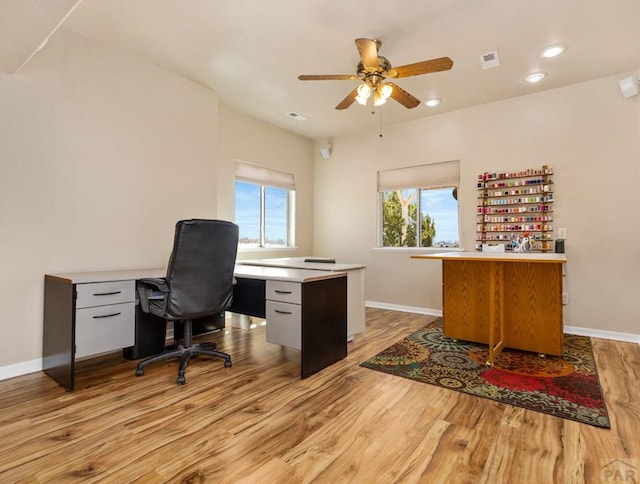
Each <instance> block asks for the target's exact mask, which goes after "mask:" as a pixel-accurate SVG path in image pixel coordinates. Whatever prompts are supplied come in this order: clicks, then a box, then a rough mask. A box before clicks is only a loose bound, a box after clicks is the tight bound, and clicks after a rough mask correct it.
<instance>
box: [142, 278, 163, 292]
mask: <svg viewBox="0 0 640 484" xmlns="http://www.w3.org/2000/svg"><path fill="white" fill-rule="evenodd" d="M138 283H141V284H147V285H150V286H155V287H156V289H157V290H158V291H162V292H169V286H167V282H166V280H165V279H164V277H163V278H155V277H146V278H144V279H139V280H138Z"/></svg>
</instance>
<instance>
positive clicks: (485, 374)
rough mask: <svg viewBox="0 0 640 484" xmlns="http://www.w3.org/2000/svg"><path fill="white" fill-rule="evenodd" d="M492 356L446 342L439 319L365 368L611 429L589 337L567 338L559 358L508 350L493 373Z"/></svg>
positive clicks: (479, 346)
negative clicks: (490, 364)
mask: <svg viewBox="0 0 640 484" xmlns="http://www.w3.org/2000/svg"><path fill="white" fill-rule="evenodd" d="M488 352H489V350H488V347H487V345H482V344H478V343H470V342H464V341H457V340H453V339H450V338H445V337H444V336H443V334H442V319H441V318H438V319H437V320H435V321H434V322H432V323H430V324H429V325H428V326H426V327H424V328H422V329H421V330H419V331H417V332H416V333H414V334H412V335H410V336H407V337H406V338H404V339H403V340H401V341H399V342H397V343H396V344H394V345H392V346H390V347H389V348H387V349H386V350H384V351H383V352H381V353H379V354H377V355H376V356H374V357H373V358H371V359H369V360H367V361H365V362H364V363H361V365H360V366H363V367H365V368H370V369H372V370H378V371H382V372H385V373H390V374H392V375H397V376H401V377H404V378H409V379H411V380H416V381H420V382H424V383H429V384H431V385H436V386H440V387H444V388H448V389H450V390H456V391H458V392H463V393H468V394H470V395H475V396H477V397H483V398H488V399H491V400H496V401H498V402H502V403H506V404H509V405H514V406H517V407H522V408H526V409H528V410H535V411H537V412H542V413H547V414H550V415H554V416H556V417H562V418H566V419H570V420H575V421H577V422H581V423H586V424H589V425H593V426H596V427H603V428H611V425H610V423H609V415H608V413H607V407H606V404H605V401H604V398H603V396H602V389H601V388H600V382H599V380H598V372H597V370H596V366H595V361H594V359H593V350H592V349H591V341H590V340H589V338H588V337H586V336H574V335H565V337H564V352H563V354H562V355H561V356H560V357H553V356H547V357H546V358H541V357H540V356H538V355H537V354H536V353H530V352H526V351H518V350H512V349H505V350H503V351H502V353H500V355H498V357H497V358H496V359H495V361H494V365H493V367H492V368H490V367H488V366H487V365H486V364H485V362H486V361H487V357H488Z"/></svg>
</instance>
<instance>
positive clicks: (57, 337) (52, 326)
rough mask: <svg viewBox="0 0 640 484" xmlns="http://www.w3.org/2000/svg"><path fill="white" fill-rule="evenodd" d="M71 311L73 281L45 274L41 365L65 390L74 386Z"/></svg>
mask: <svg viewBox="0 0 640 484" xmlns="http://www.w3.org/2000/svg"><path fill="white" fill-rule="evenodd" d="M74 313H75V297H74V294H73V284H71V283H70V281H66V280H64V279H58V278H55V277H49V276H45V278H44V325H43V341H42V368H43V370H44V372H45V373H46V374H47V375H49V376H50V377H51V378H53V379H54V380H55V381H57V382H58V383H59V384H60V385H62V386H63V387H64V388H65V389H66V390H67V391H71V390H73V377H74V374H73V373H74V365H73V362H74V348H73V341H74V326H73V320H74Z"/></svg>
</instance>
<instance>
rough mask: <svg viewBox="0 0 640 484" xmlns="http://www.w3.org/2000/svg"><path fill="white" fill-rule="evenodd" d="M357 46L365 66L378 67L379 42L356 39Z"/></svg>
mask: <svg viewBox="0 0 640 484" xmlns="http://www.w3.org/2000/svg"><path fill="white" fill-rule="evenodd" d="M356 47H358V52H359V53H360V59H361V60H362V65H363V66H364V67H370V68H371V69H377V68H378V44H377V43H376V41H375V40H371V39H356Z"/></svg>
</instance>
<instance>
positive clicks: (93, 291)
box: [76, 281, 136, 309]
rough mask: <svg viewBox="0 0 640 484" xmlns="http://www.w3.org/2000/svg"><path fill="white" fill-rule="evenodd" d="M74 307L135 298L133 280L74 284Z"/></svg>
mask: <svg viewBox="0 0 640 484" xmlns="http://www.w3.org/2000/svg"><path fill="white" fill-rule="evenodd" d="M76 292H77V295H78V296H77V298H76V309H80V308H90V307H93V306H106V305H107V304H120V303H124V302H131V301H135V300H136V283H135V281H112V282H94V283H91V284H76Z"/></svg>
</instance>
